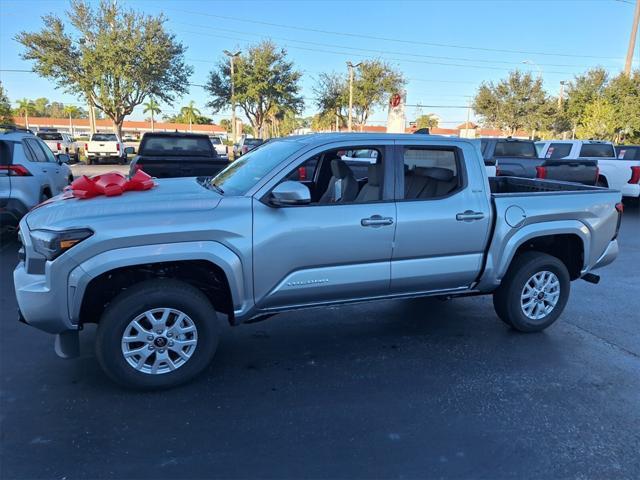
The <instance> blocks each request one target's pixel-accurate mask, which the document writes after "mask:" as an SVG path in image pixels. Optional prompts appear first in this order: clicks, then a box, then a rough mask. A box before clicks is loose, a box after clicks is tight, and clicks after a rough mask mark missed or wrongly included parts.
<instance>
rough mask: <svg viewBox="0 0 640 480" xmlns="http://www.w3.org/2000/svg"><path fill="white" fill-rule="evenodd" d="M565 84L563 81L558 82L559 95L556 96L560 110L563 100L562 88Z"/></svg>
mask: <svg viewBox="0 0 640 480" xmlns="http://www.w3.org/2000/svg"><path fill="white" fill-rule="evenodd" d="M566 84H567V82H566V81H565V80H561V81H560V94H559V95H558V108H562V101H563V100H564V86H565V85H566Z"/></svg>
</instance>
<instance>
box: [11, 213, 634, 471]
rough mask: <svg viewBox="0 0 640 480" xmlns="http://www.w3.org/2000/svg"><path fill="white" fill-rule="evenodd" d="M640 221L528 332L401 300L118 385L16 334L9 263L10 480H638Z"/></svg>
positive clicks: (259, 336) (285, 323) (479, 305)
mask: <svg viewBox="0 0 640 480" xmlns="http://www.w3.org/2000/svg"><path fill="white" fill-rule="evenodd" d="M639 234H640V212H639V210H638V207H637V206H635V207H627V209H626V211H625V215H624V219H623V223H622V229H621V234H620V241H621V253H620V256H619V257H618V259H617V260H616V262H614V264H612V265H610V266H609V267H606V268H605V269H602V270H601V271H600V272H599V273H600V274H601V275H602V281H601V282H600V284H599V285H591V284H588V283H586V282H583V281H578V282H574V283H573V284H572V293H571V298H570V300H569V304H568V306H567V308H566V310H565V312H564V314H563V315H562V316H561V318H560V320H559V321H558V322H557V323H556V324H555V325H554V326H552V327H551V328H549V329H548V330H547V331H545V332H544V333H541V334H531V335H525V334H518V333H515V332H513V331H511V330H509V329H508V328H507V327H506V326H505V325H503V324H502V323H501V322H500V321H499V320H498V318H497V317H496V315H495V313H494V311H493V308H492V304H491V298H490V297H474V298H464V299H455V300H450V301H440V300H435V299H417V300H402V301H399V300H396V301H384V302H377V303H371V304H366V305H354V306H345V307H338V308H330V309H318V310H308V311H304V312H295V313H287V314H282V315H278V316H276V317H273V318H271V319H269V320H267V321H265V322H263V323H258V324H253V325H246V326H241V327H237V328H230V327H229V328H226V329H225V332H224V335H223V338H222V342H221V345H220V347H219V350H218V353H217V355H216V357H215V359H214V362H213V364H212V365H211V366H210V368H208V370H207V371H205V372H204V374H203V375H201V376H200V377H199V378H198V379H197V380H196V381H194V382H192V383H190V384H188V385H185V386H183V387H180V388H177V389H174V390H170V391H165V392H157V393H132V392H128V391H124V390H121V389H119V388H118V387H116V386H115V385H114V384H112V383H111V382H110V381H109V380H108V379H107V378H105V376H104V375H103V374H102V372H101V371H100V369H99V367H98V364H97V362H96V359H95V356H94V354H93V351H92V338H93V334H94V332H93V331H91V330H89V329H88V330H87V331H85V332H84V335H83V338H82V349H83V353H82V356H81V358H79V359H75V360H61V359H59V358H57V357H56V356H55V354H54V351H53V345H52V344H53V341H52V337H51V336H49V335H47V334H45V333H42V332H39V331H37V330H35V329H33V328H31V327H28V326H26V325H23V324H20V323H18V322H17V320H16V315H15V311H16V302H15V298H14V292H13V286H12V281H11V271H12V269H13V266H14V265H15V264H16V262H17V252H16V250H17V245H16V243H15V240H14V239H12V238H11V237H5V238H4V239H3V244H2V247H1V248H2V251H1V252H0V257H1V258H0V268H1V272H0V280H1V285H2V288H0V312H2V313H1V316H2V319H1V321H0V362H1V363H0V368H1V371H0V375H1V382H0V407H1V408H0V413H1V437H0V441H1V449H0V477H1V478H3V479H5V478H7V479H8V478H58V479H62V478H64V479H74V478H202V477H216V478H258V477H259V478H283V477H287V478H300V477H307V478H308V477H313V478H363V477H366V478H417V477H421V478H436V477H439V478H492V479H497V478H581V479H582V478H638V475H639V472H640V454H639V452H640V328H639V323H640V314H638V312H639V311H640V275H639V269H640V240H639Z"/></svg>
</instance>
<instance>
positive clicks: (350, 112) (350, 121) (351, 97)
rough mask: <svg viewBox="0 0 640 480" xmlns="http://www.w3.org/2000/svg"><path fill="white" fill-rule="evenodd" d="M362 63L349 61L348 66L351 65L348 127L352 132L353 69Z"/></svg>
mask: <svg viewBox="0 0 640 480" xmlns="http://www.w3.org/2000/svg"><path fill="white" fill-rule="evenodd" d="M360 65H362V62H361V63H357V64H355V65H354V64H353V63H351V62H350V61H349V62H347V67H349V123H348V129H349V131H350V132H351V131H352V130H353V129H352V127H353V69H354V68H355V67H359V66H360Z"/></svg>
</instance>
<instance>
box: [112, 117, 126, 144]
mask: <svg viewBox="0 0 640 480" xmlns="http://www.w3.org/2000/svg"><path fill="white" fill-rule="evenodd" d="M123 123H124V119H121V120H113V128H114V129H115V131H116V135H118V138H119V139H120V140H122V124H123Z"/></svg>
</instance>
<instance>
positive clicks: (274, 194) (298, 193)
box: [270, 180, 311, 207]
mask: <svg viewBox="0 0 640 480" xmlns="http://www.w3.org/2000/svg"><path fill="white" fill-rule="evenodd" d="M270 202H271V205H275V206H277V207H288V206H295V205H308V204H309V203H311V192H310V191H309V188H308V187H307V186H306V185H303V184H302V183H300V182H294V181H291V180H288V181H286V182H282V183H281V184H280V185H278V186H277V187H276V188H274V189H273V190H272V191H271V199H270Z"/></svg>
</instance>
